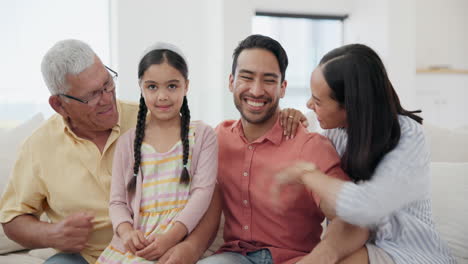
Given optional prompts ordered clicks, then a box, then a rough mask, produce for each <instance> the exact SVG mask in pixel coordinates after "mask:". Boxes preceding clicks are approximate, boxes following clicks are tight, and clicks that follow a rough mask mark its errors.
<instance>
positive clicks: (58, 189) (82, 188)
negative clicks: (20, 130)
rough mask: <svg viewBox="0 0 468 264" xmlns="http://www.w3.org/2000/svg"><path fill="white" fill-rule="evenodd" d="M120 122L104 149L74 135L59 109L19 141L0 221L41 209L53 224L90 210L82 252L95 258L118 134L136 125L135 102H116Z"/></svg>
mask: <svg viewBox="0 0 468 264" xmlns="http://www.w3.org/2000/svg"><path fill="white" fill-rule="evenodd" d="M117 110H118V112H119V121H118V123H117V124H116V125H115V126H114V127H113V128H112V132H111V134H110V135H109V138H108V140H107V143H106V145H105V148H104V151H103V152H102V153H101V152H100V151H99V149H98V147H97V146H96V145H95V144H94V143H93V142H91V141H89V140H87V139H82V138H80V137H78V136H76V134H75V133H73V131H72V130H71V129H70V128H69V127H68V125H67V123H66V122H65V120H64V119H63V118H62V117H61V116H60V115H58V114H56V115H54V116H52V117H51V118H50V119H49V120H47V121H46V123H45V124H44V125H42V126H41V127H40V128H39V129H38V130H36V131H35V132H34V133H33V134H32V135H31V136H30V137H29V138H28V139H27V140H26V141H25V142H24V144H23V146H22V147H21V149H20V152H19V156H18V159H17V161H16V164H15V166H14V168H13V172H12V175H11V178H10V181H9V183H8V185H7V187H6V190H5V192H4V194H3V196H2V198H1V200H0V208H1V211H0V222H1V223H7V222H9V221H11V220H12V219H13V218H15V217H16V216H19V215H23V214H33V215H36V216H39V215H41V214H42V213H43V212H45V213H46V214H47V216H48V218H49V220H50V221H51V222H52V223H57V222H59V221H61V220H63V219H64V218H65V217H67V216H68V215H70V214H73V213H75V212H80V211H81V212H82V211H88V212H91V213H93V214H94V216H95V217H94V220H93V224H94V227H93V232H92V233H91V236H90V239H89V241H88V244H87V246H86V248H85V249H84V250H83V251H82V252H81V254H82V255H83V257H84V258H85V259H86V260H87V261H88V262H89V263H94V262H95V261H96V258H97V257H98V256H99V254H100V253H101V251H102V250H104V248H105V247H106V246H107V245H108V244H109V242H110V240H111V238H112V226H111V222H110V219H109V196H110V181H111V172H112V159H113V156H114V150H115V145H116V144H115V143H116V141H117V139H118V137H119V136H120V135H121V134H122V133H124V132H125V131H127V130H128V129H129V128H131V127H135V124H136V117H137V111H138V106H137V105H136V104H129V103H123V102H120V101H117Z"/></svg>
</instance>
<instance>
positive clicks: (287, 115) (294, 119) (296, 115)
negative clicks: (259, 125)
mask: <svg viewBox="0 0 468 264" xmlns="http://www.w3.org/2000/svg"><path fill="white" fill-rule="evenodd" d="M279 118H280V124H281V126H282V127H283V134H284V135H285V136H286V138H287V139H291V138H294V136H295V135H296V131H297V127H298V126H299V125H300V124H301V125H302V126H304V127H307V126H309V122H308V121H307V118H306V117H305V115H304V114H302V113H301V111H299V110H296V109H294V108H285V109H283V110H281V112H280V117H279Z"/></svg>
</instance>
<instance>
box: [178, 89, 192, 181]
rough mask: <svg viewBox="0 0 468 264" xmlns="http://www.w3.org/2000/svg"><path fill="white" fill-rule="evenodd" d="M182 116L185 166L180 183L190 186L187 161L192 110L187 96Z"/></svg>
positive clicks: (181, 134)
mask: <svg viewBox="0 0 468 264" xmlns="http://www.w3.org/2000/svg"><path fill="white" fill-rule="evenodd" d="M180 114H181V119H182V120H181V124H180V126H181V127H180V139H181V140H182V146H183V150H184V154H183V159H182V161H183V164H184V169H183V170H182V175H181V177H180V182H181V183H184V184H188V183H189V182H190V175H189V172H188V170H187V161H188V156H189V140H188V134H189V127H190V110H189V107H188V103H187V96H184V102H183V103H182V107H181V108H180Z"/></svg>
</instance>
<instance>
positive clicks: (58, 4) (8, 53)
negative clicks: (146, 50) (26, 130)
mask: <svg viewBox="0 0 468 264" xmlns="http://www.w3.org/2000/svg"><path fill="white" fill-rule="evenodd" d="M109 19H110V16H109V0H97V1H96V0H69V1H61V0H42V1H36V0H18V1H3V2H2V4H1V8H0V32H2V41H1V42H0V58H2V62H1V63H0V72H2V85H0V127H13V126H15V125H17V124H19V123H21V122H24V121H26V120H28V119H29V118H31V117H32V116H33V115H34V114H36V113H38V112H42V113H43V114H44V116H45V117H48V116H50V115H51V114H52V113H54V111H53V110H52V108H51V107H50V106H49V104H48V98H49V96H50V93H49V90H48V89H47V87H46V85H45V83H44V81H43V79H42V73H41V61H42V57H43V56H44V54H45V53H46V52H47V50H48V49H49V48H50V47H52V45H54V44H55V43H56V42H57V41H59V40H62V39H68V38H75V39H80V40H83V41H85V42H87V43H88V44H90V45H91V47H92V48H93V49H94V51H95V52H96V53H97V54H98V55H99V56H100V57H101V60H102V61H103V63H108V64H109V63H110V61H109V58H110V48H109V43H110V36H109V35H110V34H109V31H110V30H109Z"/></svg>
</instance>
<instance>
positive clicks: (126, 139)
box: [118, 128, 136, 145]
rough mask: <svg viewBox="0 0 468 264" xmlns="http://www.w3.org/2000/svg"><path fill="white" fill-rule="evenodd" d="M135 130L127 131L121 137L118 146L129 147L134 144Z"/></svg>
mask: <svg viewBox="0 0 468 264" xmlns="http://www.w3.org/2000/svg"><path fill="white" fill-rule="evenodd" d="M135 130H136V129H135V128H130V129H128V130H127V131H125V132H124V133H123V134H122V135H120V137H119V141H118V144H120V145H127V144H129V143H131V144H133V140H134V139H135Z"/></svg>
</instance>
